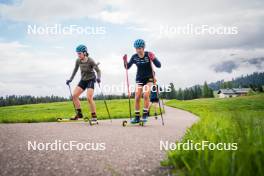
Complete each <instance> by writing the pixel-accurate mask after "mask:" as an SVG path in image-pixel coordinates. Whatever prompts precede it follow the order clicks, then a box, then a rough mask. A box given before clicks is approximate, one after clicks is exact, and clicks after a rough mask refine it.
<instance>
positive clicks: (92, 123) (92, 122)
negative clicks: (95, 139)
mask: <svg viewBox="0 0 264 176" xmlns="http://www.w3.org/2000/svg"><path fill="white" fill-rule="evenodd" d="M89 124H90V125H91V126H93V125H99V123H98V121H93V120H89Z"/></svg>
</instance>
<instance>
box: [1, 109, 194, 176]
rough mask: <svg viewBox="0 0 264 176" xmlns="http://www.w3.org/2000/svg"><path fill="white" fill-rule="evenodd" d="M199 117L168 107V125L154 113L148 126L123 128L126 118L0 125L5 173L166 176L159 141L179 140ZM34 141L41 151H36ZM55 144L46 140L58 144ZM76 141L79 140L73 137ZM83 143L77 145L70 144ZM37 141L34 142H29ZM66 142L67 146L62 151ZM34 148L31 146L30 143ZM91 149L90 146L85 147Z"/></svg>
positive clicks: (9, 174) (3, 173) (166, 117)
mask: <svg viewBox="0 0 264 176" xmlns="http://www.w3.org/2000/svg"><path fill="white" fill-rule="evenodd" d="M196 120H197V117H196V116H195V115H193V114H191V113H189V112H186V111H183V110H179V109H174V108H170V107H166V114H165V115H164V121H165V125H164V126H162V125H161V119H160V118H159V119H158V120H155V119H154V118H150V119H149V122H148V123H147V124H146V126H144V127H141V126H139V125H129V126H127V127H122V125H121V124H122V120H121V119H116V120H113V121H112V123H111V122H110V121H108V120H104V121H99V125H96V126H89V124H88V123H85V122H66V123H59V122H53V123H19V124H0V175H8V176H11V175H27V176H28V175H167V173H168V171H167V169H166V168H162V167H161V166H160V161H161V160H163V159H164V158H166V151H164V150H160V143H161V141H162V142H166V141H168V142H169V143H170V142H175V140H177V139H180V138H181V137H182V136H183V135H184V133H185V131H186V129H187V128H188V127H190V126H191V125H192V124H193V123H194V122H196ZM34 141H35V142H36V144H38V147H39V148H38V150H33V147H32V146H33V145H34ZM56 141H57V144H58V145H57V150H55V149H56V148H55V147H54V146H55V144H53V148H52V147H50V146H47V150H43V148H42V147H43V146H44V147H45V145H49V144H46V143H55V142H56ZM73 141H74V142H73ZM70 142H72V144H74V145H76V144H78V146H79V148H78V149H81V147H84V146H85V147H86V148H85V147H84V148H83V150H78V149H77V147H74V146H73V149H72V150H67V149H69V145H67V148H66V144H69V143H70ZM29 144H32V145H29ZM59 144H60V145H62V144H64V146H65V148H63V149H61V150H58V148H59V147H58V146H59ZM29 146H30V147H31V148H28V147H29ZM85 149H87V150H85Z"/></svg>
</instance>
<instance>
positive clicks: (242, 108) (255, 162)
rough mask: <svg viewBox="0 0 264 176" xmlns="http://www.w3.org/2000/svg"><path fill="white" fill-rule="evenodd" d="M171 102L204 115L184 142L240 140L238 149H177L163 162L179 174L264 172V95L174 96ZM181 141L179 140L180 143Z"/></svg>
mask: <svg viewBox="0 0 264 176" xmlns="http://www.w3.org/2000/svg"><path fill="white" fill-rule="evenodd" d="M166 104H167V105H169V106H172V107H177V108H181V109H184V110H187V111H190V112H192V113H194V114H196V115H197V116H199V117H200V120H199V122H198V123H196V124H194V125H193V126H192V127H191V128H190V129H189V130H188V131H187V133H186V135H185V136H184V138H183V139H182V140H181V142H186V141H187V140H192V141H193V143H196V142H201V141H203V140H204V141H205V140H207V141H210V142H213V143H219V142H224V143H238V150H236V151H223V150H222V151H219V150H208V149H207V150H174V151H170V152H168V159H167V160H165V161H163V162H162V165H165V166H169V167H171V168H172V171H173V173H174V174H177V175H197V176H198V175H199V176H200V175H202V176H206V175H214V176H218V175H219V176H230V175H231V176H239V175H241V176H242V175H243V176H251V175H264V95H263V94H260V95H254V96H245V97H237V98H230V99H219V98H212V99H197V100H190V101H178V100H172V101H169V102H167V103H166ZM177 142H179V141H176V143H177Z"/></svg>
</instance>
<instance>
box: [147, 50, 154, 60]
mask: <svg viewBox="0 0 264 176" xmlns="http://www.w3.org/2000/svg"><path fill="white" fill-rule="evenodd" d="M148 57H149V59H150V60H151V61H153V60H154V59H155V54H154V53H152V52H148Z"/></svg>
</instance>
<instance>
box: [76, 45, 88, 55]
mask: <svg viewBox="0 0 264 176" xmlns="http://www.w3.org/2000/svg"><path fill="white" fill-rule="evenodd" d="M76 52H77V53H80V52H87V47H86V46H85V45H78V46H77V47H76Z"/></svg>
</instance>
